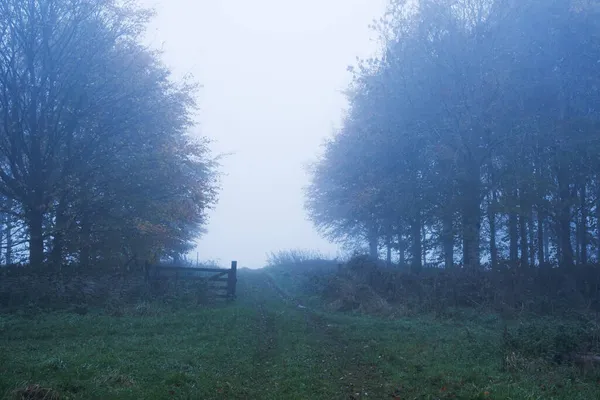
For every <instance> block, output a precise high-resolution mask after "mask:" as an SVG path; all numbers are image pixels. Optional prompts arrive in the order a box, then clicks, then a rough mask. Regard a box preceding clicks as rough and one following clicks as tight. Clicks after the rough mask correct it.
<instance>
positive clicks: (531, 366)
mask: <svg viewBox="0 0 600 400" xmlns="http://www.w3.org/2000/svg"><path fill="white" fill-rule="evenodd" d="M240 275H241V276H240V298H239V300H238V301H237V302H236V303H235V304H233V305H229V306H225V307H219V308H212V309H211V308H205V309H196V310H190V309H188V310H175V311H173V310H170V309H165V308H162V309H159V311H160V312H157V315H154V316H152V315H146V316H136V315H129V316H123V317H111V316H106V315H101V314H100V313H90V314H87V315H83V316H81V315H77V314H70V313H66V312H61V313H50V314H37V315H32V316H23V315H21V316H15V315H10V316H7V315H4V316H0V396H4V397H5V398H12V397H13V395H12V394H11V393H12V392H13V391H14V390H15V389H17V388H21V387H25V386H27V385H29V384H39V385H41V386H42V387H48V388H52V389H54V390H55V391H56V392H58V393H59V394H60V395H61V398H62V399H266V400H269V399H352V398H360V399H394V398H396V399H450V398H454V399H486V398H489V399H519V400H521V399H522V400H527V399H586V400H587V399H595V398H600V384H599V383H598V380H597V378H598V376H593V374H590V375H587V376H583V375H582V374H581V373H579V371H577V370H575V369H573V368H570V367H566V366H565V367H557V366H554V365H551V364H549V363H547V362H545V361H540V360H536V359H534V358H530V359H526V358H523V357H522V358H519V359H518V360H517V361H518V362H516V361H515V362H514V363H513V364H511V365H510V368H508V369H507V368H505V367H503V358H504V356H505V351H504V348H503V342H502V328H501V324H500V322H499V320H498V318H496V317H494V316H478V317H477V318H470V319H467V318H465V317H461V318H458V317H457V318H455V319H453V320H449V319H447V320H436V319H434V318H433V317H427V316H423V317H414V318H407V319H399V320H384V319H378V318H372V317H365V316H358V315H341V314H326V313H321V312H311V311H307V310H302V309H298V308H296V307H294V306H293V305H290V304H286V303H284V302H282V301H280V300H279V299H278V298H277V295H276V294H275V293H274V292H273V291H272V289H270V288H268V287H266V286H263V285H262V282H263V277H261V276H260V275H259V274H258V273H256V274H251V273H246V274H240Z"/></svg>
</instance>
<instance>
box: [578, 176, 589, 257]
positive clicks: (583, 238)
mask: <svg viewBox="0 0 600 400" xmlns="http://www.w3.org/2000/svg"><path fill="white" fill-rule="evenodd" d="M580 201H581V203H580V206H581V224H580V238H579V243H580V246H581V250H580V254H579V256H580V257H579V261H580V262H581V264H587V263H588V252H587V247H588V242H587V217H588V210H587V190H586V185H585V184H583V186H582V187H581V191H580Z"/></svg>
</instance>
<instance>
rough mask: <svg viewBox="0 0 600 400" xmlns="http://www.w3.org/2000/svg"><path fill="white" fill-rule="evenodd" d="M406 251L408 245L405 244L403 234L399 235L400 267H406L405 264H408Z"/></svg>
mask: <svg viewBox="0 0 600 400" xmlns="http://www.w3.org/2000/svg"><path fill="white" fill-rule="evenodd" d="M405 251H406V245H405V244H404V239H403V238H402V235H401V234H400V235H398V267H399V268H404V266H405V265H406V258H405Z"/></svg>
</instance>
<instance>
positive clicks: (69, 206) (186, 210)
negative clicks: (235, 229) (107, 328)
mask: <svg viewBox="0 0 600 400" xmlns="http://www.w3.org/2000/svg"><path fill="white" fill-rule="evenodd" d="M151 16H152V13H151V12H149V11H146V10H142V9H139V8H137V7H136V6H135V5H134V4H133V3H132V2H121V1H116V0H93V1H92V0H36V1H33V0H31V1H23V0H0V195H1V199H0V204H1V209H0V211H1V215H2V226H3V234H2V261H4V263H6V264H11V263H15V262H26V263H30V264H32V265H34V266H41V265H43V264H51V265H61V264H64V263H78V264H81V265H84V266H87V265H92V264H93V265H100V264H110V265H112V266H117V267H118V266H125V265H131V263H132V262H135V261H136V260H143V259H148V258H151V257H160V256H164V255H177V254H181V253H185V252H186V251H187V250H188V249H189V248H190V246H191V243H192V239H194V238H195V237H197V236H198V234H199V233H200V232H201V231H202V226H203V224H204V223H205V222H206V214H205V212H206V210H207V209H208V208H210V207H211V206H213V205H214V203H215V201H216V194H217V189H218V182H217V174H216V168H217V160H216V158H214V157H212V156H211V155H210V153H209V150H208V148H207V144H208V142H207V140H206V139H197V140H196V139H193V138H192V137H191V136H189V132H190V131H191V129H192V128H193V126H194V124H193V117H194V112H195V110H196V104H195V91H196V89H197V85H196V84H195V83H194V82H193V81H191V80H189V79H187V80H183V81H181V82H176V81H175V80H173V79H172V78H171V76H170V71H169V70H168V69H167V68H166V67H165V66H164V65H163V64H162V62H161V60H160V54H159V53H157V52H155V51H151V50H149V49H148V48H146V47H145V46H143V45H142V44H141V40H140V39H141V35H142V34H143V32H144V28H145V25H146V23H147V22H148V20H149V18H150V17H151Z"/></svg>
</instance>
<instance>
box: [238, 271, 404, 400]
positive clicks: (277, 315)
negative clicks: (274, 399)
mask: <svg viewBox="0 0 600 400" xmlns="http://www.w3.org/2000/svg"><path fill="white" fill-rule="evenodd" d="M238 293H239V297H238V300H237V301H238V302H240V304H243V305H244V306H250V307H252V308H254V309H255V310H256V319H257V326H258V332H259V336H258V337H257V338H255V340H256V346H257V349H258V350H257V353H256V354H257V358H256V360H255V366H256V377H257V379H261V380H263V381H264V382H265V383H266V385H265V391H269V390H271V389H274V390H275V391H277V390H280V389H281V388H283V387H285V389H284V390H286V393H283V392H281V394H280V395H282V396H283V395H285V396H294V393H293V390H294V385H298V386H302V387H304V388H306V387H311V391H312V393H313V395H314V396H315V397H314V398H315V399H317V398H323V399H334V398H340V399H355V398H384V397H389V396H390V393H391V392H390V390H392V391H393V389H392V386H393V385H389V384H385V382H384V381H382V379H379V378H380V377H378V374H377V371H376V368H375V365H373V363H371V362H368V361H365V360H364V357H362V356H364V355H366V353H368V352H367V351H366V350H368V349H369V344H368V343H367V342H363V341H362V340H358V341H352V340H349V338H347V337H344V336H343V335H341V333H340V330H341V329H343V326H341V325H340V322H339V321H335V320H333V319H331V320H330V319H328V318H327V317H326V316H325V315H324V314H322V313H319V312H317V311H313V310H311V309H310V308H307V307H306V306H304V305H303V304H301V303H300V302H299V301H297V300H296V299H294V298H292V297H291V296H289V295H287V294H286V293H285V292H284V291H283V290H282V289H281V288H279V287H278V286H277V284H276V283H275V281H274V280H273V279H272V278H271V277H270V276H269V275H268V274H266V273H264V272H262V271H244V273H242V274H240V278H239V292H238ZM290 368H293V369H294V370H296V371H291V370H290ZM282 373H283V374H284V375H288V373H290V375H289V376H287V377H288V378H289V377H290V376H293V375H295V376H296V379H294V381H295V383H294V384H293V385H291V386H290V385H289V382H288V383H286V382H284V381H283V379H285V378H284V376H282ZM298 377H303V378H304V381H302V380H297V379H298ZM288 389H289V390H291V392H287V390H288ZM386 390H388V391H387V392H386ZM302 392H304V390H302ZM265 394H266V393H265ZM386 395H387V396H386ZM280 398H283V397H280ZM286 398H287V397H286ZM290 398H293V397H290Z"/></svg>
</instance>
